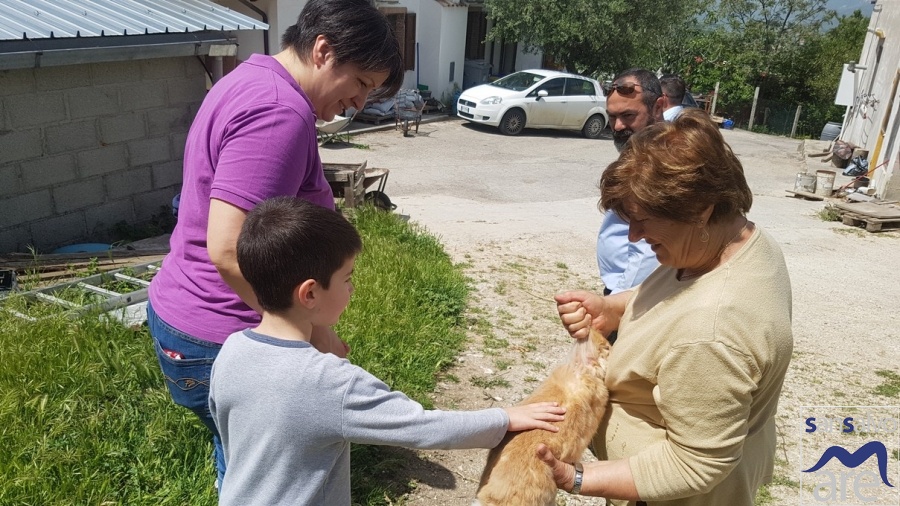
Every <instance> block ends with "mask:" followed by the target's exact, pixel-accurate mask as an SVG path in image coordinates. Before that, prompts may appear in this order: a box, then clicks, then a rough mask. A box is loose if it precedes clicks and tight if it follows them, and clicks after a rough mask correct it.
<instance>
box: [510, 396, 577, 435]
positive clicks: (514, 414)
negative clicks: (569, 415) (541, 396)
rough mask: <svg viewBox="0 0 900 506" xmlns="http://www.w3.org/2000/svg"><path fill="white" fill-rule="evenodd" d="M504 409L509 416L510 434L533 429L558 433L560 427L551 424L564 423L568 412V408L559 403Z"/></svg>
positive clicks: (537, 403) (539, 403) (538, 403)
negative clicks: (564, 415)
mask: <svg viewBox="0 0 900 506" xmlns="http://www.w3.org/2000/svg"><path fill="white" fill-rule="evenodd" d="M503 409H504V411H506V414H507V415H509V428H508V429H507V430H508V431H510V432H517V431H520V430H531V429H543V430H548V431H550V432H558V431H559V427H557V426H556V425H553V424H552V423H550V422H561V421H563V419H564V417H563V414H565V412H566V408H564V407H562V406H560V405H559V403H558V402H536V403H534V404H525V405H524V406H513V407H510V408H503Z"/></svg>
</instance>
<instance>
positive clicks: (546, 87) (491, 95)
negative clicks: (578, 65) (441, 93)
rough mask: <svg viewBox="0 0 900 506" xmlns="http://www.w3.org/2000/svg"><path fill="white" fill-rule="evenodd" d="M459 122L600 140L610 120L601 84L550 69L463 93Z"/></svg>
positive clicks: (506, 131) (512, 132)
mask: <svg viewBox="0 0 900 506" xmlns="http://www.w3.org/2000/svg"><path fill="white" fill-rule="evenodd" d="M456 112H457V115H459V117H461V118H464V119H467V120H469V121H474V122H475V123H482V124H485V125H491V126H495V127H497V128H499V129H500V132H501V133H503V134H506V135H518V134H519V133H521V132H522V130H523V129H524V128H555V129H561V130H581V133H582V134H584V136H585V137H587V138H589V139H596V138H598V137H600V133H601V132H603V129H604V128H606V124H607V122H608V121H609V117H608V116H607V114H606V97H605V96H604V95H603V90H602V89H601V88H600V83H598V82H597V81H596V80H594V79H590V78H588V77H584V76H579V75H575V74H567V73H565V72H558V71H555V70H542V69H533V70H523V71H520V72H515V73H513V74H510V75H508V76H506V77H503V78H501V79H498V80H496V81H494V82H492V83H489V84H482V85H479V86H475V87H472V88H469V89H467V90H465V91H463V92H462V94H461V95H460V96H459V100H458V101H457V103H456Z"/></svg>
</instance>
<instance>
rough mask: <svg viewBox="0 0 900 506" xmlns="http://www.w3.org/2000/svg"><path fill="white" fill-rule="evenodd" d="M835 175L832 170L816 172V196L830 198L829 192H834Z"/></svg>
mask: <svg viewBox="0 0 900 506" xmlns="http://www.w3.org/2000/svg"><path fill="white" fill-rule="evenodd" d="M835 174H836V173H835V172H834V171H833V170H817V171H816V192H815V193H816V195H820V196H822V197H830V196H831V192H832V191H833V190H834V176H835Z"/></svg>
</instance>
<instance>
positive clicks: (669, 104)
mask: <svg viewBox="0 0 900 506" xmlns="http://www.w3.org/2000/svg"><path fill="white" fill-rule="evenodd" d="M659 85H660V86H661V87H662V92H663V99H664V100H665V105H664V106H663V119H664V120H666V121H674V120H675V118H677V117H678V115H679V114H681V111H683V110H684V106H683V105H681V103H682V102H684V94H685V93H686V91H685V90H686V87H685V85H684V79H682V78H680V77H678V76H676V75H675V74H666V75H664V76H662V77H660V78H659Z"/></svg>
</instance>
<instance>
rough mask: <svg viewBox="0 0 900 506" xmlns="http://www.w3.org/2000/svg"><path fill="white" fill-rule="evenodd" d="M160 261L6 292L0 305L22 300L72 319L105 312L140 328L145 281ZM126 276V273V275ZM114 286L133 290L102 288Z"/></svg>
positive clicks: (33, 318)
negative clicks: (77, 299) (78, 297)
mask: <svg viewBox="0 0 900 506" xmlns="http://www.w3.org/2000/svg"><path fill="white" fill-rule="evenodd" d="M160 263H162V261H161V260H157V261H155V262H148V263H145V264H140V265H135V266H130V267H123V268H121V269H115V270H112V271H108V272H104V273H101V274H95V275H92V276H88V277H86V278H80V279H76V280H73V281H68V282H65V283H60V284H57V285H53V286H50V287H46V288H40V289H36V290H31V291H27V292H19V293H10V294H7V295H2V296H0V304H2V303H3V302H8V301H7V300H5V299H9V298H11V297H23V298H24V299H25V302H26V304H27V305H34V304H41V303H44V304H49V305H50V306H51V308H53V309H56V310H55V311H51V312H52V313H54V314H55V313H59V312H63V313H65V314H66V315H68V316H70V317H73V318H74V317H76V316H79V315H82V314H85V313H91V312H96V313H107V314H110V315H111V316H113V317H114V318H117V319H118V320H120V321H121V322H123V323H125V324H127V325H140V324H142V323H143V322H144V320H145V319H146V309H145V308H146V302H147V288H148V287H149V286H150V281H149V279H143V278H142V277H137V276H142V275H143V277H147V278H152V276H153V275H155V274H156V273H157V272H159V268H160V267H159V266H160ZM126 273H127V274H126ZM109 284H115V285H117V288H124V287H128V288H135V289H134V290H129V291H119V290H110V289H108V288H104V287H103V285H109ZM65 294H78V295H81V296H83V297H84V298H88V299H93V300H95V302H92V303H88V304H80V303H77V302H73V301H72V300H68V299H66V298H62V297H60V295H65ZM8 306H9V304H2V305H0V308H2V309H3V310H5V311H6V312H7V313H9V314H11V315H13V316H16V317H19V318H22V319H25V320H28V321H37V320H38V319H40V317H38V316H32V315H29V314H27V313H23V312H21V311H19V310H17V309H14V308H11V307H8Z"/></svg>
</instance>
